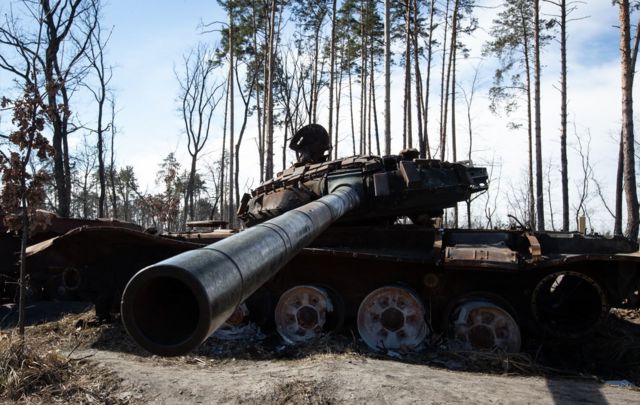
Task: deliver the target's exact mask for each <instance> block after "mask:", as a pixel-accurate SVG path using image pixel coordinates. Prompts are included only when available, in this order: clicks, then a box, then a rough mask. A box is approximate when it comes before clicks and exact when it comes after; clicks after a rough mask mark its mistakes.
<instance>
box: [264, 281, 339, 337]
mask: <svg viewBox="0 0 640 405" xmlns="http://www.w3.org/2000/svg"><path fill="white" fill-rule="evenodd" d="M333 310H334V306H333V303H332V301H331V299H330V297H329V293H328V292H327V291H326V290H325V289H324V288H320V287H315V286H311V285H297V286H295V287H293V288H290V289H289V290H287V291H285V292H284V294H282V296H281V297H280V299H279V300H278V305H276V314H275V320H276V329H277V331H278V333H279V334H280V336H282V339H284V341H285V342H287V343H290V344H297V343H304V342H308V341H310V340H313V339H315V338H317V337H318V336H321V335H322V334H323V332H324V330H325V324H326V323H327V314H328V313H330V312H333Z"/></svg>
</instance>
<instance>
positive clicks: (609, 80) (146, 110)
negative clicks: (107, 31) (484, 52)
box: [0, 0, 638, 230]
mask: <svg viewBox="0 0 640 405" xmlns="http://www.w3.org/2000/svg"><path fill="white" fill-rule="evenodd" d="M5 1H6V0H5ZM5 4H7V3H5ZM478 4H481V5H483V6H488V7H489V8H482V9H478V10H477V16H478V18H479V23H480V26H481V27H482V28H484V30H478V31H476V33H475V34H474V35H473V37H470V38H464V39H463V40H464V41H465V42H466V43H467V45H468V46H469V47H470V48H471V50H472V52H471V57H470V58H469V59H468V60H464V61H460V63H459V74H458V79H459V88H464V89H466V90H467V91H469V90H470V83H471V77H472V76H473V74H474V69H475V68H476V67H477V66H480V67H479V75H478V76H479V83H480V87H479V88H478V89H477V90H476V92H477V94H476V99H475V102H474V104H473V106H472V109H471V111H472V125H471V127H472V129H473V132H474V137H475V139H474V148H473V154H474V156H473V159H474V161H475V162H476V163H477V164H483V165H489V166H493V167H494V176H495V179H494V181H493V184H492V190H493V191H492V192H493V194H492V195H490V196H489V197H490V198H494V197H496V196H497V197H499V200H501V201H502V204H501V208H500V213H499V214H498V215H497V216H500V217H502V218H503V219H505V218H506V214H507V213H508V212H509V210H510V208H509V207H508V204H506V203H505V201H507V200H508V199H509V198H510V197H511V198H512V197H513V195H514V194H517V193H518V190H519V188H520V187H521V179H522V178H523V177H524V176H525V174H526V133H525V131H524V130H521V131H509V130H507V128H506V121H507V120H506V118H505V117H503V116H495V115H493V114H491V113H490V112H489V111H488V99H487V92H488V87H489V86H490V84H491V79H492V74H493V69H494V68H495V62H494V61H493V60H491V59H486V60H481V58H480V51H481V47H482V44H483V43H484V42H485V41H486V39H487V34H486V30H488V29H489V28H490V25H491V21H492V19H493V15H494V13H495V10H493V9H491V8H490V7H491V6H495V5H497V4H499V1H497V0H485V1H478ZM543 4H544V5H543V7H544V8H543V13H545V14H547V15H548V14H553V13H554V12H555V11H554V10H553V9H552V7H551V6H550V5H549V4H548V3H543ZM578 7H579V9H578V11H576V13H575V14H574V17H575V18H577V17H588V18H585V19H580V20H577V21H574V22H572V23H571V24H570V27H569V54H568V60H569V72H570V76H569V120H570V131H569V132H570V135H569V143H570V145H569V153H570V162H569V165H570V172H571V179H570V188H571V194H572V201H573V199H574V197H575V196H576V194H577V193H578V192H580V189H579V188H580V180H581V176H582V172H581V169H580V165H579V163H580V162H579V155H578V153H577V151H576V148H577V145H578V143H577V139H578V138H577V136H580V137H582V138H581V139H583V140H585V142H586V139H587V137H588V136H589V134H590V137H591V163H592V165H593V166H594V168H595V176H596V177H597V179H598V180H599V182H600V183H601V186H602V187H603V190H604V193H605V197H606V199H607V202H608V203H609V204H611V203H612V200H613V190H614V188H613V187H614V186H613V180H614V178H615V159H616V156H617V144H616V139H615V138H616V137H617V133H618V131H619V126H620V124H619V123H620V90H619V87H620V84H619V83H620V71H619V50H618V46H619V45H618V41H619V36H618V35H619V34H618V30H617V28H616V26H617V17H618V11H617V8H615V7H613V6H612V5H611V2H610V1H608V0H589V1H587V2H586V3H585V4H578ZM2 8H3V6H2V5H0V9H2ZM105 11H106V15H105V17H106V18H105V21H104V23H105V26H112V25H113V27H114V31H113V37H112V39H111V43H110V44H109V49H108V51H107V56H108V61H109V63H111V64H113V65H114V66H115V70H114V79H113V83H112V84H113V88H114V91H115V94H116V97H117V109H118V116H117V126H118V131H119V132H118V135H117V138H116V155H117V164H118V165H120V166H124V165H133V166H134V167H135V171H136V174H137V176H138V178H139V183H140V185H141V188H142V190H143V191H144V190H145V189H146V190H149V191H152V190H154V188H155V186H154V179H155V172H156V171H157V169H158V164H159V163H160V161H161V160H162V158H163V157H165V156H166V155H167V154H168V153H170V152H175V153H176V155H177V156H178V158H179V159H180V160H181V162H182V163H183V165H185V166H186V165H187V154H186V141H184V139H183V138H184V136H183V128H182V122H181V119H180V116H179V114H178V111H177V102H176V96H177V93H178V90H177V83H176V79H175V77H174V67H175V66H179V65H180V63H181V58H182V55H183V54H185V53H186V52H188V51H189V49H190V48H191V47H193V46H194V45H196V44H197V42H198V41H208V42H209V43H211V44H215V42H216V35H215V34H207V35H202V34H200V31H201V30H200V29H199V25H200V24H201V22H202V21H205V22H209V21H216V20H224V19H225V17H224V14H223V13H222V11H221V9H220V7H219V6H218V5H217V3H216V2H215V1H213V0H207V1H205V0H193V1H187V0H172V1H166V0H165V1H151V0H137V1H123V0H111V1H109V2H108V3H106V7H105ZM635 18H637V17H635V16H634V18H633V20H635ZM542 58H543V60H542V62H543V77H542V101H543V106H542V116H543V142H544V143H543V145H544V148H543V156H544V160H545V167H547V165H550V167H551V170H550V172H549V173H550V176H549V178H550V180H551V183H552V187H551V190H552V192H551V195H552V199H551V200H552V201H553V200H557V199H559V191H555V190H559V173H558V166H559V163H558V162H559V127H560V113H559V111H560V97H559V92H558V91H557V87H558V83H559V54H558V46H557V44H556V43H555V42H553V43H551V44H550V45H549V46H548V47H547V48H545V49H544V50H543V54H542ZM423 66H425V64H423ZM435 69H439V66H438V65H437V64H436V65H435ZM436 72H439V70H436ZM423 74H424V72H423ZM2 79H3V76H2V74H0V80H2ZM381 79H382V75H381V74H378V81H377V86H378V91H377V94H378V97H379V100H378V111H379V114H380V120H379V122H380V124H381V125H382V124H383V122H384V121H383V117H382V112H381V111H382V101H383V100H382V97H383V91H382V80H381ZM392 83H393V89H394V90H393V91H392V105H393V106H394V107H393V111H392V126H393V128H394V131H392V136H394V137H395V141H394V144H393V148H392V151H393V152H397V151H399V150H400V146H401V145H400V140H399V138H400V136H401V134H400V133H399V132H397V131H398V130H395V129H399V128H401V126H402V125H401V119H402V94H401V89H402V87H403V79H402V72H401V71H400V70H399V69H398V70H397V71H396V72H395V74H394V76H393V78H392ZM5 84H6V80H5V81H4V82H2V81H0V87H3V88H4V87H5ZM435 86H436V87H437V85H435ZM637 87H638V86H636V88H637ZM325 93H326V92H325ZM636 93H637V91H636ZM458 94H459V97H458V99H459V100H460V103H459V104H458V107H457V108H458V110H457V111H458V119H459V125H458V131H459V133H461V134H463V135H460V136H459V137H460V141H459V142H460V143H459V150H466V148H467V141H466V135H465V134H466V133H467V128H468V125H467V123H466V121H465V118H464V115H465V114H466V110H465V106H464V103H463V102H462V95H461V92H459V93H458ZM432 97H433V99H434V100H437V98H438V97H439V95H438V94H437V91H436V92H434V93H433V94H432ZM637 97H638V96H636V98H637ZM356 102H357V100H356ZM346 103H347V99H346V98H345V99H344V101H343V109H342V111H343V113H344V112H346V111H347V110H348V108H347V107H348V105H347V104H346ZM327 104H328V102H327V101H326V100H321V105H320V111H321V113H320V118H319V122H320V123H326V122H327V119H326V108H327ZM220 105H221V106H222V103H221V104H220ZM354 107H355V108H356V109H357V108H358V107H357V106H354ZM434 108H436V107H434ZM77 112H78V113H79V114H81V115H82V114H85V112H84V111H82V107H78V110H77ZM221 113H222V108H220V115H219V116H218V117H217V118H216V120H215V123H214V130H213V133H212V136H211V140H210V142H209V144H208V146H207V147H206V149H205V152H204V155H203V156H202V160H201V164H200V168H201V169H202V170H203V171H204V170H206V169H205V167H206V165H207V163H211V161H212V160H213V159H217V156H218V154H219V152H220V148H221V145H220V139H221V133H222V118H221ZM238 114H240V112H238ZM437 114H438V112H437V111H435V110H433V111H432V117H437ZM432 121H433V122H432V125H433V128H432V130H433V131H435V127H437V125H438V122H437V121H436V118H433V120H432ZM238 126H239V125H236V128H237V127H238ZM348 127H349V125H348V118H347V116H346V114H345V115H344V116H342V117H341V128H342V131H345V130H346V129H347V128H348ZM574 128H575V130H574ZM356 131H357V128H356ZM255 134H256V129H255V124H254V123H250V125H249V128H248V130H247V133H246V135H245V137H246V138H245V141H244V143H243V148H242V151H241V154H242V159H243V164H242V171H241V177H242V181H241V184H245V185H247V186H249V185H254V186H255V185H256V184H257V182H258V179H257V176H258V166H257V161H258V160H257V153H256V150H255V149H256V148H255ZM343 135H344V136H345V137H348V136H347V135H348V134H347V132H346V131H345V132H343ZM276 136H279V134H278V133H276ZM280 139H281V138H280ZM78 142H79V137H76V138H75V139H72V140H71V143H72V144H77V143H78ZM280 142H281V140H280ZM279 149H280V147H279V145H277V146H276V150H279ZM342 149H343V150H344V149H346V148H342ZM291 159H292V157H291V156H289V157H288V160H289V161H290V160H291ZM275 161H276V162H280V161H281V158H280V157H279V156H276V157H275ZM498 174H499V176H498ZM591 191H593V190H591ZM558 201H559V200H558ZM558 201H555V202H554V204H555V207H554V210H555V212H556V215H557V214H558V213H559V212H560V205H559V202H558ZM589 209H590V210H591V211H592V212H593V224H592V225H593V226H594V228H596V229H598V230H606V229H608V228H610V226H609V223H610V222H611V220H610V218H608V216H607V215H606V214H604V212H605V210H604V207H603V205H602V203H601V202H600V201H599V198H597V197H596V196H594V195H592V196H591V199H590V201H589ZM479 210H480V211H482V207H481V206H480V208H479ZM478 215H480V216H481V212H479V213H478ZM557 222H558V218H556V225H557Z"/></svg>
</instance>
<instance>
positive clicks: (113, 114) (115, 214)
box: [109, 99, 118, 218]
mask: <svg viewBox="0 0 640 405" xmlns="http://www.w3.org/2000/svg"><path fill="white" fill-rule="evenodd" d="M115 120H116V104H115V101H114V100H113V99H112V100H111V151H110V153H111V170H110V171H109V176H110V178H111V198H112V201H111V204H112V205H113V214H112V216H113V217H114V218H117V217H118V199H117V195H116V178H115V171H116V166H115V152H114V145H115V139H116V127H115Z"/></svg>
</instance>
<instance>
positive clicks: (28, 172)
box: [0, 70, 54, 336]
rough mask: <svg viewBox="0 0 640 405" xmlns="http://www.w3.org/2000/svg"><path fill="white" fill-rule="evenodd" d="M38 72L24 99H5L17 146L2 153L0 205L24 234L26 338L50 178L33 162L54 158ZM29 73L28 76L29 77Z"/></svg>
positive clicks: (21, 304) (20, 312)
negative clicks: (36, 223) (30, 275)
mask: <svg viewBox="0 0 640 405" xmlns="http://www.w3.org/2000/svg"><path fill="white" fill-rule="evenodd" d="M35 72H36V71H35V70H32V71H31V72H29V73H30V74H31V76H28V77H29V78H30V80H31V83H29V84H27V85H26V86H25V89H24V94H23V95H22V97H21V98H20V99H17V100H14V101H11V100H8V99H6V98H2V100H1V101H0V107H1V108H7V107H8V106H11V107H12V108H13V118H12V123H13V125H14V126H15V128H16V129H15V130H14V131H13V132H12V133H11V134H10V135H9V137H8V138H9V142H10V143H11V145H12V146H13V150H12V151H10V152H7V153H5V152H2V151H0V173H1V174H2V188H3V190H2V196H1V197H0V204H1V206H2V210H3V211H4V212H5V213H6V215H7V216H6V218H5V224H6V225H8V227H9V229H12V230H14V231H17V232H20V233H21V243H20V282H19V285H20V297H19V309H18V328H19V333H20V335H21V336H24V326H25V299H26V283H27V280H26V262H25V258H26V248H27V239H28V238H29V226H30V218H31V217H32V216H33V214H34V213H35V210H36V209H37V208H40V207H41V206H42V204H43V202H44V199H45V191H44V186H45V184H46V182H47V181H48V180H49V175H48V173H46V172H45V171H44V170H41V169H35V171H34V169H33V166H32V163H33V162H32V159H33V158H34V157H35V159H37V161H39V162H44V161H46V160H48V159H49V158H50V157H51V156H53V154H54V150H53V148H52V147H51V146H50V145H49V141H48V140H47V138H45V136H44V135H43V130H44V127H45V122H46V121H45V117H46V112H45V111H46V110H47V108H48V106H47V105H46V104H45V103H44V102H43V100H42V96H41V95H40V93H39V91H38V86H37V79H36V77H37V76H36V74H35ZM29 73H27V74H29Z"/></svg>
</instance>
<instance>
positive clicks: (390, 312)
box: [358, 286, 428, 350]
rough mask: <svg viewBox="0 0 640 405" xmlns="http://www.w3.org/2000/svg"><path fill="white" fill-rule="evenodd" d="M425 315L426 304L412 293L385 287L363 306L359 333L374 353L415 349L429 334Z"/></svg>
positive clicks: (365, 300)
mask: <svg viewBox="0 0 640 405" xmlns="http://www.w3.org/2000/svg"><path fill="white" fill-rule="evenodd" d="M424 314H425V308H424V305H423V304H422V302H421V301H420V299H418V297H417V296H416V294H415V293H414V292H413V291H411V290H409V289H407V288H403V287H396V286H387V287H382V288H379V289H377V290H375V291H373V292H371V293H370V294H369V295H367V296H366V297H365V299H364V300H363V301H362V303H361V304H360V308H359V309H358V332H359V333H360V336H361V337H362V339H363V340H364V342H365V343H366V344H367V346H369V347H370V348H372V349H374V350H381V349H391V350H395V349H415V348H416V347H417V346H418V345H419V344H420V343H422V341H423V340H424V339H425V337H426V336H427V334H428V327H427V323H426V322H425V320H424Z"/></svg>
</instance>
